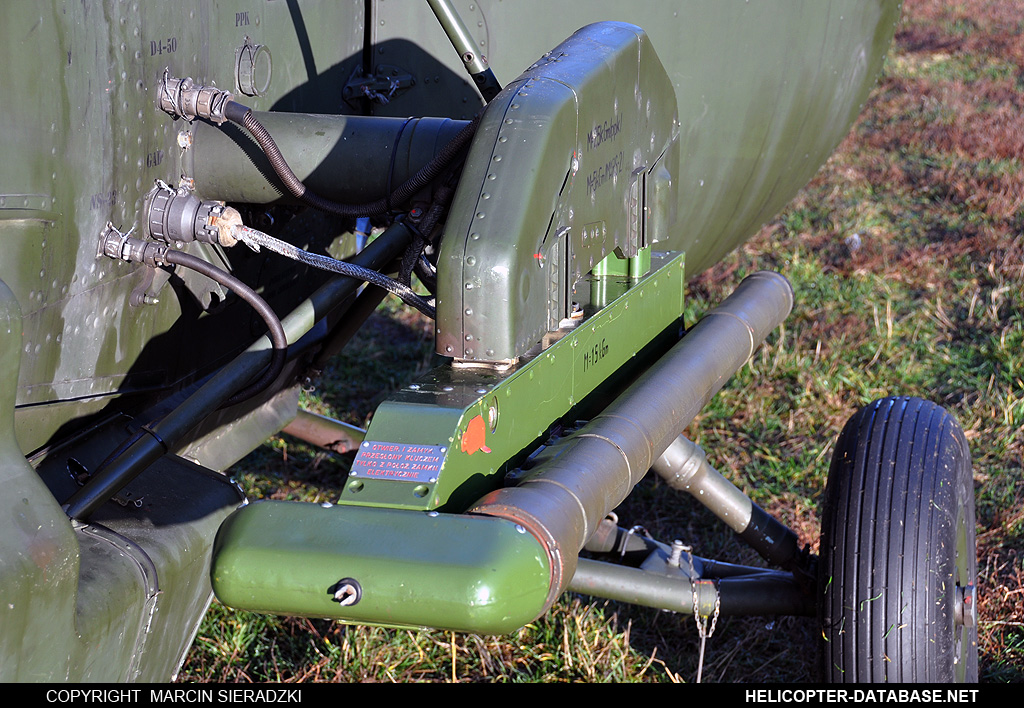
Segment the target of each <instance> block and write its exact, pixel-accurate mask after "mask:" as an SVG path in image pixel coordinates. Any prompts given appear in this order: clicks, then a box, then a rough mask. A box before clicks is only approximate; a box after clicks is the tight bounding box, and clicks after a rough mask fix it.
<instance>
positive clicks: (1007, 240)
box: [179, 0, 1024, 682]
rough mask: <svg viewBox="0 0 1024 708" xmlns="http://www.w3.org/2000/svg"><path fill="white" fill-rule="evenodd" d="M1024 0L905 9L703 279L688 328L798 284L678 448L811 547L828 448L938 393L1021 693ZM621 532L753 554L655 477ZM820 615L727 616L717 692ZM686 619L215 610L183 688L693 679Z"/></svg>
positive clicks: (424, 346) (382, 365)
mask: <svg viewBox="0 0 1024 708" xmlns="http://www.w3.org/2000/svg"><path fill="white" fill-rule="evenodd" d="M1022 232H1024V8H1022V6H1021V3H1020V2H1019V1H1015V0H964V1H963V2H952V1H940V0H907V2H906V4H905V7H904V19H903V21H902V23H901V25H900V27H899V29H898V32H897V35H896V40H895V43H894V47H893V51H892V53H891V55H890V57H889V59H888V61H887V64H886V68H885V72H884V75H883V77H882V79H881V80H880V82H879V85H878V87H877V89H876V91H875V92H874V94H873V97H872V99H871V100H870V102H869V103H868V104H867V105H866V107H865V110H864V113H863V115H862V117H861V119H860V121H859V122H858V123H857V125H856V126H855V128H854V130H853V132H852V133H851V135H850V136H849V137H848V138H847V139H846V140H845V141H844V142H843V143H842V144H841V145H840V146H839V149H838V150H837V152H836V153H835V155H834V157H833V158H832V159H831V160H830V161H829V162H828V163H827V164H826V165H825V167H824V168H823V169H822V170H821V171H820V172H819V174H818V175H817V176H816V177H815V178H814V179H813V181H812V182H811V183H810V184H809V185H808V186H807V187H806V188H805V189H804V190H803V191H802V192H801V193H800V195H799V196H798V197H797V198H796V200H795V201H794V202H793V203H792V204H790V205H789V207H788V208H787V209H786V210H785V211H784V212H783V213H782V214H780V215H779V216H778V217H777V218H776V219H774V220H773V221H772V222H770V223H769V224H767V225H765V226H764V228H763V229H762V230H761V232H760V233H759V234H758V235H757V236H756V237H754V238H753V239H751V240H750V241H749V242H748V243H747V244H746V245H745V246H743V247H742V248H741V249H740V250H739V251H737V252H736V253H734V254H732V255H731V256H729V257H728V258H726V259H725V260H724V261H723V262H722V263H720V264H719V265H718V266H716V267H715V268H714V269H713V270H712V271H710V272H708V273H705V274H703V275H701V276H700V277H699V278H698V279H697V280H696V281H694V282H693V283H692V284H691V287H690V290H689V300H688V304H687V315H688V319H689V320H690V321H692V320H693V319H694V318H695V317H696V316H699V314H700V313H701V312H703V311H704V310H706V309H707V308H708V307H709V306H711V305H712V304H713V303H715V302H717V301H719V300H720V299H721V298H722V297H724V295H725V294H727V293H728V292H729V291H730V290H731V289H732V288H733V287H734V286H735V284H736V283H738V282H739V280H740V278H741V277H742V276H743V275H744V274H746V273H749V272H752V271H754V270H758V269H762V268H771V269H775V270H778V271H780V272H781V273H783V274H784V275H786V276H787V277H788V278H789V279H790V280H791V282H792V283H793V285H794V287H795V290H796V294H797V302H796V306H795V308H794V312H793V314H792V316H791V317H790V318H789V319H788V320H787V322H786V323H785V325H784V327H782V328H781V329H780V331H779V332H777V333H776V334H775V335H773V336H772V337H771V338H770V340H769V342H768V343H767V344H766V345H765V346H764V347H762V349H761V350H760V351H759V352H758V353H757V354H756V355H755V357H754V359H753V360H752V362H751V363H750V364H749V365H748V366H746V367H744V369H743V370H742V371H741V372H740V373H739V374H738V375H737V376H736V377H735V378H734V380H733V382H732V383H731V384H730V385H729V386H728V387H727V388H726V389H725V390H724V391H723V392H722V393H721V394H719V395H718V396H717V397H716V398H715V399H714V401H713V402H712V404H711V405H709V406H708V408H707V409H705V411H704V412H703V414H702V415H701V417H700V418H699V419H698V420H697V421H695V422H694V424H693V425H692V426H691V427H690V428H689V430H688V434H689V436H690V437H691V438H692V439H695V440H696V441H697V442H699V443H700V444H701V445H702V446H703V447H704V448H705V449H706V450H708V452H709V456H710V458H711V459H712V461H713V463H714V464H715V465H716V467H718V468H719V469H720V470H723V471H724V472H726V474H727V475H728V476H730V477H731V478H732V480H733V481H734V482H735V483H736V484H737V485H738V486H740V487H741V488H743V489H744V490H745V491H747V492H748V493H749V494H750V495H751V496H752V497H753V499H754V500H755V501H756V502H757V503H759V504H760V505H761V506H763V507H764V508H766V509H767V510H769V511H770V512H772V513H774V514H776V515H777V516H778V517H779V518H781V519H783V520H785V521H786V522H787V523H788V524H790V525H791V527H792V528H793V529H795V530H796V531H797V532H798V533H799V535H800V537H801V539H802V541H804V542H806V543H808V544H811V546H812V547H813V548H815V549H816V547H817V543H818V534H819V519H818V504H819V501H820V498H821V495H822V492H823V489H824V480H825V475H826V473H827V470H828V461H829V457H830V455H831V448H832V445H833V442H834V440H835V438H836V435H837V434H838V432H839V430H840V429H841V427H842V425H843V423H844V422H845V420H846V418H847V417H848V416H849V415H851V414H852V413H853V411H854V410H855V409H856V408H858V407H859V406H861V405H863V404H865V403H868V402H869V401H871V400H873V399H875V398H878V397H881V396H884V395H888V394H895V393H899V394H909V395H916V396H921V397H925V398H930V399H932V400H935V401H937V402H939V403H941V404H942V405H944V406H946V407H947V408H948V409H949V410H950V411H952V412H953V413H954V415H955V416H956V417H957V419H958V420H959V422H960V423H961V425H962V426H963V428H964V430H965V431H966V433H967V437H968V440H969V443H970V446H971V452H972V455H973V460H974V480H975V498H976V504H977V532H978V554H979V566H978V567H979V580H978V582H979V593H980V602H979V608H980V618H981V624H980V652H981V679H982V681H991V682H1021V681H1024V434H1022V426H1024V235H1022ZM428 333H429V328H428V327H426V326H425V325H424V323H423V322H422V321H421V320H420V319H418V317H415V316H413V315H410V314H409V313H407V312H404V311H394V310H388V309H385V310H382V311H381V312H379V313H378V314H377V315H376V316H375V317H374V319H373V320H371V322H370V324H369V326H367V327H366V328H364V331H363V332H361V334H360V335H359V336H360V339H359V340H358V341H355V342H353V344H352V345H351V346H350V348H349V352H350V353H349V354H348V355H343V356H341V357H339V358H338V361H337V362H336V364H335V365H334V370H333V371H330V372H327V373H326V374H325V378H324V380H323V381H321V382H320V383H319V387H318V389H317V390H316V391H315V392H313V393H310V394H308V395H307V397H306V399H307V400H306V401H305V404H306V405H307V406H308V407H310V408H312V409H314V410H319V411H322V412H328V413H330V414H332V415H334V416H335V417H338V418H340V419H342V420H346V421H348V422H352V423H357V424H364V423H365V421H366V419H367V417H368V416H369V414H370V413H371V412H372V410H373V409H374V407H375V406H376V404H377V403H378V402H379V401H380V399H381V398H382V397H383V394H382V393H381V391H382V388H388V387H392V388H393V387H396V386H398V385H400V384H401V383H402V382H403V381H406V380H407V379H408V378H410V377H412V376H414V375H415V374H416V373H417V372H418V371H422V370H423V369H425V368H426V366H427V365H428V363H429V361H428V355H427V354H426V352H427V351H428V350H429V348H430V342H429V339H428V336H429V334H428ZM346 467H347V461H345V460H343V459H334V458H331V457H329V456H326V455H324V454H322V453H318V452H316V451H314V450H311V449H309V448H308V447H306V446H304V445H302V444H300V443H298V442H296V441H295V440H292V439H289V438H287V437H281V438H278V439H274V440H272V441H270V442H269V443H267V444H266V445H265V446H264V447H263V448H262V449H261V450H259V451H257V452H255V453H253V454H252V455H250V456H249V457H248V458H246V459H245V460H244V461H243V462H242V463H240V464H239V465H238V466H237V467H236V468H235V470H234V473H235V475H236V476H237V477H238V478H239V480H240V481H241V482H242V484H243V486H244V487H245V489H246V491H247V493H248V494H249V496H250V498H260V497H274V498H301V499H309V500H314V499H315V500H326V499H331V498H332V497H333V496H335V495H336V494H337V492H338V490H339V488H340V484H341V482H342V480H343V479H344V473H345V469H346ZM618 514H619V517H620V519H622V521H623V523H624V524H626V525H632V524H642V525H643V526H645V527H647V528H648V529H650V530H651V531H652V532H653V533H654V535H655V536H656V537H659V538H663V539H669V540H671V539H672V538H682V539H684V540H686V541H687V542H688V543H690V544H692V545H693V546H694V548H695V552H696V553H698V554H700V555H704V556H712V557H720V558H722V559H724V560H732V561H738V562H753V556H752V554H751V552H750V551H747V550H745V549H744V548H743V547H742V546H741V545H740V544H739V543H738V542H737V541H736V540H734V538H733V536H732V534H731V533H729V532H727V531H726V530H724V529H723V528H722V527H721V526H720V525H718V524H717V523H716V522H713V520H712V518H711V517H710V515H709V514H707V513H706V512H703V511H702V510H700V509H696V508H693V507H692V505H691V504H689V503H687V501H686V500H685V499H682V498H680V496H679V495H678V494H676V493H674V492H672V490H669V489H667V488H665V487H664V485H661V484H659V483H658V482H657V481H655V480H652V479H650V478H648V479H646V480H645V481H644V482H642V483H641V484H640V486H639V487H638V488H637V490H636V491H635V492H634V494H633V496H631V497H630V499H629V500H627V502H626V504H625V505H624V506H623V507H622V508H621V509H619V510H618ZM816 632H817V630H816V628H815V622H814V620H813V619H794V618H778V619H773V618H759V619H731V620H726V621H722V622H720V623H719V625H718V628H717V630H716V632H715V634H714V636H713V637H712V638H711V639H710V640H709V641H708V653H707V657H706V664H705V668H704V679H705V681H757V682H798V681H810V680H814V674H813V672H814V653H815V639H816V637H815V635H816ZM697 645H698V639H697V631H696V628H695V626H694V623H693V621H692V619H690V620H687V619H685V618H682V617H680V616H677V615H673V614H669V613H663V612H658V611H654V610H647V609H644V608H637V607H631V606H626V605H618V604H615V603H611V602H605V601H597V602H595V601H592V600H591V599H589V598H586V597H582V596H574V595H569V594H567V595H566V596H563V598H562V600H561V601H560V602H559V603H558V604H557V605H556V607H555V608H554V609H553V610H552V611H551V612H550V613H549V614H548V615H546V616H544V617H542V618H541V619H539V620H537V621H536V622H534V623H532V624H531V625H528V626H527V627H525V628H523V629H522V630H520V631H519V632H518V633H516V634H514V635H512V636H507V637H477V636H472V635H461V634H453V633H451V632H427V631H418V632H413V631H396V630H385V629H375V628H361V627H346V626H343V625H340V624H336V623H331V622H327V621H311V620H304V619H281V618H276V617H265V616H257V615H252V614H248V613H242V612H233V611H230V610H226V609H224V608H222V607H220V606H217V605H215V606H214V607H213V608H212V609H211V612H210V613H209V615H208V616H207V619H206V620H205V621H204V623H203V625H202V627H201V628H200V631H199V634H198V637H197V639H196V643H195V646H194V648H193V650H192V652H191V654H190V655H189V657H188V660H187V663H186V664H185V666H184V668H183V670H182V672H181V675H180V677H179V680H182V681H510V682H532V681H644V682H647V681H664V682H668V681H687V682H688V681H692V680H693V678H694V676H695V673H696V662H697V651H696V649H697Z"/></svg>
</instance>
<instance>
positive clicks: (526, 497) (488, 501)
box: [471, 271, 793, 602]
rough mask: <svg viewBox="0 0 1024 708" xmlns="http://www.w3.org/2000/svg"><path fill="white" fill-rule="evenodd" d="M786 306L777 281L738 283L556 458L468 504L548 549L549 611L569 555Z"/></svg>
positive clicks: (569, 568)
mask: <svg viewBox="0 0 1024 708" xmlns="http://www.w3.org/2000/svg"><path fill="white" fill-rule="evenodd" d="M792 306H793V289H792V287H791V286H790V284H789V282H788V281H787V280H786V279H785V278H783V277H782V276H781V275H779V274H777V273H770V272H765V271H762V272H759V273H755V274H753V275H751V276H750V277H748V278H746V279H745V280H744V281H743V282H742V283H740V285H739V287H737V288H736V291H735V292H733V293H732V295H730V296H729V297H728V298H726V300H725V301H724V302H722V304H721V305H719V306H718V307H717V308H715V309H714V310H712V311H711V312H709V313H708V314H707V315H706V316H705V317H704V318H703V319H702V320H701V321H700V322H698V323H697V325H696V326H694V327H693V329H691V330H690V331H689V332H688V333H687V334H686V335H685V336H684V337H683V338H682V340H680V342H679V343H678V344H676V345H675V346H674V347H673V348H672V349H671V350H670V351H669V352H668V354H666V355H665V356H664V357H662V359H661V360H659V361H658V362H657V363H656V364H655V365H654V366H652V367H651V368H650V369H649V370H648V371H647V372H646V373H645V374H644V375H643V376H641V377H640V378H639V379H638V380H637V381H636V383H634V384H633V385H632V386H630V388H629V389H627V390H626V392H625V393H623V394H622V395H621V396H619V397H618V398H617V399H616V400H615V401H614V402H613V403H612V404H611V405H610V406H608V408H607V409H606V410H605V411H604V412H603V413H602V414H600V415H599V416H598V417H597V418H595V419H594V420H592V421H591V422H590V423H588V424H587V425H586V426H585V427H584V428H583V429H582V430H581V431H580V432H579V433H577V434H576V435H575V436H574V438H573V439H572V441H570V442H569V443H568V444H567V446H566V449H565V451H564V452H563V453H562V454H561V455H559V456H558V457H556V458H554V459H553V460H551V461H550V462H548V463H546V464H544V465H541V466H539V467H538V469H537V473H536V474H535V475H534V476H531V477H529V478H527V479H526V480H525V481H524V482H523V483H521V484H520V485H519V486H517V487H511V488H506V489H500V490H497V491H495V492H492V493H490V494H488V495H486V496H485V497H483V498H482V499H481V500H480V501H479V502H477V503H476V505H474V507H473V509H471V511H472V512H473V513H478V514H488V515H492V516H498V517H501V518H507V519H511V520H514V521H516V523H519V524H521V525H522V526H524V527H525V528H526V529H528V530H529V531H530V532H531V533H533V534H534V535H535V536H536V537H537V539H538V540H539V541H540V542H541V544H543V545H544V546H545V548H547V550H548V553H549V558H550V565H551V569H552V583H551V595H550V596H549V599H550V602H554V600H555V599H556V598H557V597H558V595H559V594H561V592H562V590H563V589H564V588H565V587H566V586H567V585H568V583H569V581H570V579H571V578H572V577H573V573H574V571H575V566H576V559H577V554H578V553H579V550H580V548H582V547H583V544H584V543H585V542H586V540H587V538H589V537H590V535H591V534H592V533H593V532H594V530H595V529H596V528H597V525H598V524H599V522H600V521H601V519H602V518H604V516H605V515H606V514H607V513H608V512H609V511H611V510H612V509H613V508H615V507H616V506H617V505H618V504H619V503H621V502H622V500H623V499H625V498H626V496H627V495H628V494H629V492H630V491H631V490H632V489H633V486H634V485H635V484H636V483H637V482H639V481H640V479H641V478H642V477H643V476H644V474H646V472H647V470H648V469H649V468H650V466H651V464H652V463H653V462H654V461H655V460H656V459H657V458H658V457H660V456H661V454H662V453H663V452H664V451H665V449H666V448H667V447H668V446H669V444H670V443H671V442H672V440H673V439H675V437H676V436H677V435H679V432H680V431H681V430H682V429H683V428H684V427H686V425H688V424H689V422H690V421H691V420H692V419H693V417H694V416H695V415H696V414H697V413H698V412H699V411H700V410H701V408H703V407H704V405H705V404H706V403H707V402H708V400H709V399H710V398H711V396H713V395H714V394H715V393H717V392H718V390H719V389H721V388H722V386H723V385H724V384H725V382H726V380H727V379H728V377H729V376H731V375H732V374H733V373H735V371H736V370H737V369H739V368H740V367H741V366H742V365H743V364H744V363H745V362H746V361H747V359H749V358H750V356H751V354H753V352H754V349H755V348H756V347H757V346H758V345H759V344H760V343H761V342H762V341H763V340H764V338H765V337H766V336H768V333H769V332H771V331H772V330H773V329H774V328H775V327H777V326H778V325H779V324H780V323H781V322H782V320H783V319H785V317H786V316H787V315H788V314H789V311H790V309H791V308H792Z"/></svg>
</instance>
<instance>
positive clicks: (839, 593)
mask: <svg viewBox="0 0 1024 708" xmlns="http://www.w3.org/2000/svg"><path fill="white" fill-rule="evenodd" d="M976 574H977V557H976V551H975V528H974V485H973V481H972V475H971V459H970V452H969V451H968V448H967V440H966V438H965V437H964V434H963V430H961V428H960V426H959V425H958V424H957V422H956V420H955V419H954V418H953V416H951V415H950V414H949V413H947V412H946V411H945V410H944V409H942V408H940V407H939V406H937V405H935V404H934V403H930V402H928V401H923V400H921V399H917V398H884V399H882V400H879V401H875V402H874V403H872V404H870V405H868V406H866V407H865V408H862V409H861V410H860V411H858V412H857V413H856V414H855V415H854V416H853V417H852V418H850V420H849V421H848V422H847V424H846V426H845V427H844V428H843V432H842V433H841V434H840V436H839V440H838V442H837V444H836V449H835V452H834V453H833V456H832V465H831V468H830V470H829V477H828V486H827V487H826V490H825V503H824V508H823V513H822V531H821V557H820V564H819V573H818V600H819V604H818V617H819V621H820V622H821V630H822V631H821V652H820V657H821V661H820V669H821V672H822V678H823V679H824V680H825V681H830V682H851V683H852V682H858V683H859V682H874V683H878V682H886V681H888V682H929V683H937V682H954V681H958V682H962V681H977V679H978V641H977V638H978V631H977V610H976V601H975V600H976V598H975V596H974V587H975V577H976Z"/></svg>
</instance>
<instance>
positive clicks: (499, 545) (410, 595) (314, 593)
mask: <svg viewBox="0 0 1024 708" xmlns="http://www.w3.org/2000/svg"><path fill="white" fill-rule="evenodd" d="M211 579H212V581H213V588H214V592H216V594H217V598H218V599H219V600H220V601H221V602H223V603H224V604H226V605H228V606H230V607H235V608H238V609H246V610H254V611H257V612H269V613H274V614H286V615H299V616H307V617H332V618H336V619H341V620H346V621H349V622H358V623H361V624H381V625H388V626H394V627H426V626H429V627H436V628H440V629H453V630H458V631H464V632H475V633H478V634H505V633H508V632H512V631H515V630H516V629H519V628H520V627H522V626H523V625H525V624H527V623H528V622H530V621H532V620H534V619H536V618H537V617H538V616H539V615H540V614H541V613H542V612H543V611H544V609H545V599H546V597H547V595H548V585H549V582H550V569H549V568H548V564H547V556H546V552H545V551H544V549H543V548H542V547H541V545H540V544H539V543H538V542H537V541H536V540H535V539H534V537H533V536H532V535H531V534H529V533H527V532H526V531H525V529H523V528H522V527H521V526H518V525H516V524H514V523H512V522H509V521H505V520H502V519H495V518H488V517H482V516H466V515H455V514H438V513H436V512H422V511H408V510H400V509H384V508H372V507H356V506H331V505H329V504H325V505H316V504H308V503H301V502H278V501H264V502H257V503H255V504H250V505H248V506H246V507H243V508H241V509H239V510H238V511H236V512H235V513H234V514H233V515H232V516H231V517H230V518H229V519H228V520H227V521H225V522H224V524H223V525H222V526H221V529H220V531H219V533H218V535H217V542H216V545H215V547H214V554H213V563H212V567H211Z"/></svg>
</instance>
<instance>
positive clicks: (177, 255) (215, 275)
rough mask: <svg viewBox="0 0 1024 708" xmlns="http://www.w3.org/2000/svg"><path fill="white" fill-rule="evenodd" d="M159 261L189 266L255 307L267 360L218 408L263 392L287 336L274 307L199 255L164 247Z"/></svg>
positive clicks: (277, 370) (278, 367) (276, 370)
mask: <svg viewBox="0 0 1024 708" xmlns="http://www.w3.org/2000/svg"><path fill="white" fill-rule="evenodd" d="M163 260H164V261H165V262H166V263H170V264H173V265H180V266H182V267H184V268H189V269H191V270H194V271H196V272H198V273H201V274H202V275H205V276H206V277H207V278H210V279H211V280H215V281H216V282H218V283H220V284H221V285H223V286H224V287H225V288H228V289H230V290H231V291H232V292H234V293H235V294H236V295H238V297H240V298H242V299H243V300H245V301H246V302H247V303H249V305H250V306H252V308H253V309H254V310H256V312H257V314H259V316H260V317H262V318H263V321H264V322H266V323H267V329H268V330H269V332H268V334H269V336H270V341H271V343H272V344H273V347H274V348H273V352H272V354H271V357H270V363H269V364H268V365H267V368H266V369H264V371H263V374H262V375H261V376H260V377H259V378H258V379H257V380H256V381H254V382H253V383H251V384H249V385H248V386H246V387H245V388H243V389H242V390H241V391H238V392H236V393H235V394H234V395H232V396H231V397H230V398H229V399H227V400H226V401H224V403H223V404H222V405H221V407H222V408H227V407H228V406H233V405H235V404H236V403H241V402H242V401H245V400H247V399H249V398H252V397H253V396H255V395H256V394H258V393H261V392H263V391H264V390H265V389H266V388H267V387H268V386H269V385H270V384H272V383H273V382H274V379H276V378H277V377H278V376H279V375H280V374H281V371H282V370H283V369H284V363H285V359H286V356H287V354H288V335H286V334H285V331H284V326H282V325H281V320H279V319H278V317H277V314H276V313H275V312H274V310H273V309H271V307H270V305H268V304H267V301H266V300H264V299H263V298H261V297H260V296H259V295H257V294H256V291H255V290H253V289H252V288H250V287H249V286H248V285H246V284H245V283H243V282H242V281H241V280H239V279H238V278H236V277H235V276H233V275H231V274H230V273H228V272H227V271H224V270H222V269H220V268H218V267H217V266H215V265H213V264H211V263H208V262H207V261H204V260H203V259H202V258H197V257H196V256H193V255H191V254H188V253H183V252H181V251H176V250H174V249H171V248H169V249H167V253H166V254H164V256H163Z"/></svg>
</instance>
